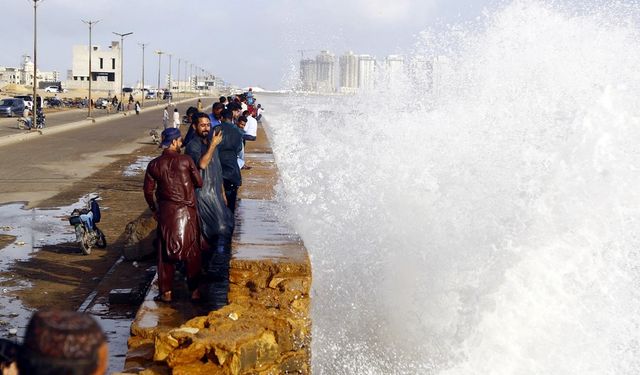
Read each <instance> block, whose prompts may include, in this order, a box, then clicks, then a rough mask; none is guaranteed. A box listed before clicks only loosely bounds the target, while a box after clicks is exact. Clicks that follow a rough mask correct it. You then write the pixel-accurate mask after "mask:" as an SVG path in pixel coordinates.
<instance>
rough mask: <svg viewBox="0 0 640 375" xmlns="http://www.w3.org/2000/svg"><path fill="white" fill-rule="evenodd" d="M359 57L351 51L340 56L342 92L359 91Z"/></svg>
mask: <svg viewBox="0 0 640 375" xmlns="http://www.w3.org/2000/svg"><path fill="white" fill-rule="evenodd" d="M358 69H359V64H358V56H357V55H354V54H353V52H351V51H349V52H347V53H346V54H345V55H343V56H340V91H341V92H344V93H349V92H356V90H357V89H358Z"/></svg>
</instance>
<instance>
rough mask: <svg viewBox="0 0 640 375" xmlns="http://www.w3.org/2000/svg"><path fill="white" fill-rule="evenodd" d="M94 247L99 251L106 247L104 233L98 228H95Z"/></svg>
mask: <svg viewBox="0 0 640 375" xmlns="http://www.w3.org/2000/svg"><path fill="white" fill-rule="evenodd" d="M96 236H97V239H96V247H98V248H100V249H104V248H105V247H107V237H105V236H104V233H102V231H101V230H100V229H98V227H96Z"/></svg>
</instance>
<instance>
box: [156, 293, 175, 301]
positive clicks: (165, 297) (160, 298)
mask: <svg viewBox="0 0 640 375" xmlns="http://www.w3.org/2000/svg"><path fill="white" fill-rule="evenodd" d="M153 300H154V301H156V302H164V303H170V302H171V292H164V293H160V294H158V295H157V296H155V297H153Z"/></svg>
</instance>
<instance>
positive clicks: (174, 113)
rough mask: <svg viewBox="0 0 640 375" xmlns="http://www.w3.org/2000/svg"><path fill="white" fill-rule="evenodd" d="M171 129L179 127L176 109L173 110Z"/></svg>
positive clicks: (178, 113) (178, 115) (178, 116)
mask: <svg viewBox="0 0 640 375" xmlns="http://www.w3.org/2000/svg"><path fill="white" fill-rule="evenodd" d="M173 127H174V128H179V127H180V112H178V108H174V109H173Z"/></svg>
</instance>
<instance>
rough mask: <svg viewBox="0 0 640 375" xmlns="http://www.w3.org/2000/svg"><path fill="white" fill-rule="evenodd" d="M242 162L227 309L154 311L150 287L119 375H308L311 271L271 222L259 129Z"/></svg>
mask: <svg viewBox="0 0 640 375" xmlns="http://www.w3.org/2000/svg"><path fill="white" fill-rule="evenodd" d="M247 162H248V165H250V166H251V167H252V169H250V170H248V171H244V172H245V173H243V179H244V183H243V187H242V189H241V195H240V196H241V198H242V200H241V201H240V202H239V206H238V209H237V213H236V216H237V218H236V231H235V234H234V241H233V252H232V256H231V260H230V262H229V278H228V284H225V285H226V287H227V288H228V294H227V295H226V296H227V301H228V304H226V305H224V303H223V305H224V306H223V307H221V308H219V309H215V310H213V309H212V310H211V311H207V310H203V309H202V306H196V305H192V304H191V303H189V302H187V301H176V302H174V303H172V304H170V305H167V304H159V303H156V302H154V301H153V298H152V297H153V296H154V295H156V294H157V293H158V290H157V285H155V282H154V284H153V285H152V287H151V289H150V291H149V293H148V294H147V297H146V300H145V302H144V303H143V304H142V306H141V307H140V309H139V311H138V313H137V316H136V319H135V321H134V322H133V324H132V327H131V337H130V339H129V342H128V343H129V353H128V355H127V361H126V364H125V369H124V373H129V374H148V375H151V374H170V373H172V374H308V373H310V357H311V352H310V350H311V346H310V345H311V320H310V295H309V292H310V287H311V265H310V262H309V257H308V254H307V251H306V249H305V247H304V245H303V244H302V241H301V240H300V239H299V238H298V237H297V236H296V235H295V234H294V233H293V232H292V231H291V230H290V228H288V227H287V226H286V225H284V224H283V223H281V222H280V221H279V220H278V218H277V217H276V215H275V212H274V210H275V205H274V203H273V201H272V199H273V186H274V184H275V183H276V181H277V168H276V165H275V162H274V159H273V155H272V154H271V148H270V145H269V142H268V139H267V137H266V134H265V132H264V131H263V130H262V129H259V133H258V141H257V142H247ZM138 235H139V234H138ZM147 243H148V242H147ZM179 283H181V282H179V281H177V280H176V285H177V284H179ZM225 283H226V280H225ZM225 291H226V290H225ZM179 295H180V293H178V296H179ZM183 297H184V296H183ZM183 299H184V298H183ZM223 299H224V296H223Z"/></svg>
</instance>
